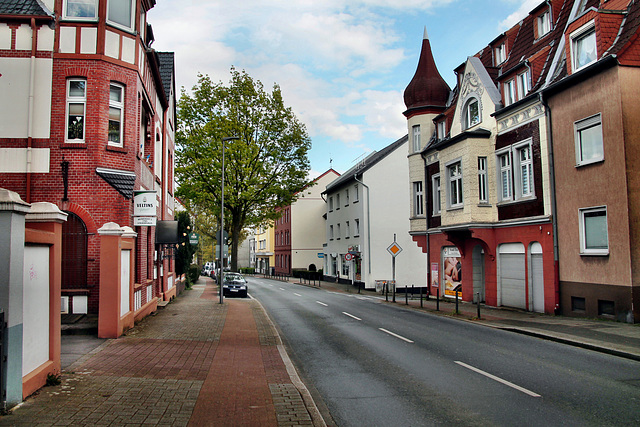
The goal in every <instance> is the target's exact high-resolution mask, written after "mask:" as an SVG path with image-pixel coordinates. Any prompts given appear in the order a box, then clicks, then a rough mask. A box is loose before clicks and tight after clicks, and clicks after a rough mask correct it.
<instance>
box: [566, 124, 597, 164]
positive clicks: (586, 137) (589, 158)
mask: <svg viewBox="0 0 640 427" xmlns="http://www.w3.org/2000/svg"><path fill="white" fill-rule="evenodd" d="M573 126H574V129H575V140H576V164H577V165H578V166H581V165H586V164H589V163H594V162H599V161H601V160H604V147H603V140H602V117H601V115H600V114H596V115H595V116H591V117H588V118H586V119H583V120H580V121H577V122H575V123H574V125H573Z"/></svg>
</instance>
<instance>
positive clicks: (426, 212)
mask: <svg viewBox="0 0 640 427" xmlns="http://www.w3.org/2000/svg"><path fill="white" fill-rule="evenodd" d="M420 157H422V161H423V162H424V187H425V191H424V193H425V194H428V195H429V196H430V197H431V200H432V201H433V186H432V185H429V184H430V182H429V176H428V174H427V157H426V156H425V153H424V152H422V153H420ZM438 161H439V160H438ZM427 188H428V189H429V191H427ZM432 203H433V202H432ZM428 206H429V204H426V206H425V208H426V207H428ZM431 211H432V212H433V209H432V210H431ZM425 217H426V218H428V217H429V212H428V211H425ZM426 222H427V233H426V236H425V237H426V238H427V295H429V294H431V236H430V235H429V220H428V219H426Z"/></svg>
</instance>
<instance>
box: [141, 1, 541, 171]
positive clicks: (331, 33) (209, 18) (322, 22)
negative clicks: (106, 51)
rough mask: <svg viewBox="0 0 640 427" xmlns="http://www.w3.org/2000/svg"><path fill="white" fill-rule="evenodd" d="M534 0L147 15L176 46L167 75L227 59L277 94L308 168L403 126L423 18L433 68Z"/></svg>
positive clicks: (218, 66)
mask: <svg viewBox="0 0 640 427" xmlns="http://www.w3.org/2000/svg"><path fill="white" fill-rule="evenodd" d="M540 3H542V0H402V1H391V0H237V1H229V0H157V2H156V6H155V7H154V8H153V9H152V10H151V11H149V13H148V17H147V20H148V22H149V23H150V24H151V25H152V27H153V32H154V37H155V41H154V43H153V46H152V47H153V48H154V49H156V50H158V51H170V52H175V59H176V64H175V65H176V87H177V91H178V94H177V95H178V96H179V95H180V91H181V88H183V87H184V88H185V90H187V91H190V90H191V88H192V87H193V86H194V85H195V84H196V82H197V79H198V77H197V76H198V73H202V74H208V75H209V76H210V77H211V79H212V80H213V81H214V82H223V83H224V84H228V83H229V80H230V77H231V75H230V70H231V67H232V66H233V67H235V68H236V69H239V70H245V71H246V72H247V73H248V74H249V75H250V76H251V77H252V78H253V79H254V80H260V81H261V82H262V84H263V85H264V87H265V89H266V90H271V88H272V87H273V85H274V84H278V85H279V86H280V88H281V89H282V94H283V98H284V102H285V105H287V106H289V107H291V108H292V109H293V111H294V113H295V114H296V117H297V118H298V119H299V120H300V121H301V122H302V123H304V124H305V125H306V128H307V132H308V134H309V136H310V138H311V141H312V148H311V150H310V152H309V160H310V163H311V171H310V175H311V178H314V177H317V176H319V175H320V174H322V173H324V172H326V171H327V170H328V169H329V168H330V167H333V169H335V170H336V171H338V172H340V173H343V172H345V171H346V170H348V169H349V168H350V167H351V166H353V165H354V164H355V163H356V162H357V161H359V160H360V159H362V158H363V157H365V156H367V155H368V154H370V153H372V152H373V151H376V150H380V149H381V148H384V147H385V146H387V145H389V144H391V143H392V142H394V141H396V140H397V139H399V138H401V137H403V136H404V135H405V134H406V133H407V122H406V118H405V117H404V116H403V115H402V112H403V111H405V110H406V107H405V105H404V101H403V93H404V89H405V88H406V87H407V85H408V84H409V82H410V81H411V78H412V77H413V75H414V73H415V70H416V67H417V65H418V58H419V55H420V49H421V47H422V38H423V34H424V29H425V28H426V29H427V32H428V35H429V40H430V43H431V48H432V51H433V55H434V59H435V62H436V65H437V66H438V69H439V71H440V74H441V75H442V77H443V78H444V79H445V80H446V81H447V83H448V84H449V86H450V87H451V88H453V86H454V84H455V75H454V73H453V70H454V68H456V67H457V66H458V65H460V64H462V63H463V62H464V61H465V60H466V58H467V56H471V55H474V54H475V53H477V52H478V51H479V50H480V49H482V48H483V47H485V46H486V45H487V44H488V43H489V42H490V41H492V40H493V39H495V38H496V37H497V36H498V35H500V34H501V33H502V32H504V31H505V30H507V29H508V28H510V27H512V26H513V25H515V24H517V23H518V22H519V21H520V20H521V19H522V18H523V17H525V16H526V15H527V14H528V12H529V11H530V10H532V9H533V8H534V7H535V6H537V5H538V4H540Z"/></svg>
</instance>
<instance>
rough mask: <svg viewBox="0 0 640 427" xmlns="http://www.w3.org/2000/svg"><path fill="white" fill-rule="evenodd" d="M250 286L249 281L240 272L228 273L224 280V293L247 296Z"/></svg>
mask: <svg viewBox="0 0 640 427" xmlns="http://www.w3.org/2000/svg"><path fill="white" fill-rule="evenodd" d="M248 290H249V287H248V286H247V281H246V280H245V278H244V277H243V276H242V274H239V273H226V274H225V275H224V281H223V282H222V295H226V296H229V295H234V296H236V295H237V296H239V297H243V298H246V297H247V291H248Z"/></svg>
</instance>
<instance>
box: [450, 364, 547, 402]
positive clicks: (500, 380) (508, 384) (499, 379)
mask: <svg viewBox="0 0 640 427" xmlns="http://www.w3.org/2000/svg"><path fill="white" fill-rule="evenodd" d="M456 363H457V364H458V365H460V366H462V367H465V368H467V369H470V370H472V371H473V372H477V373H478V374H481V375H484V376H485V377H487V378H491V379H492V380H494V381H498V382H499V383H502V384H504V385H506V386H509V387H511V388H514V389H516V390H518V391H521V392H523V393H525V394H528V395H529V396H531V397H542V396H540V395H539V394H538V393H534V392H532V391H531V390H527V389H526V388H524V387H520V386H519V385H516V384H514V383H512V382H509V381H507V380H503V379H502V378H500V377H496V376H495V375H491V374H490V373H488V372H485V371H483V370H482V369H478V368H476V367H474V366H471V365H467V364H466V363H464V362H459V361H457V360H456Z"/></svg>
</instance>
